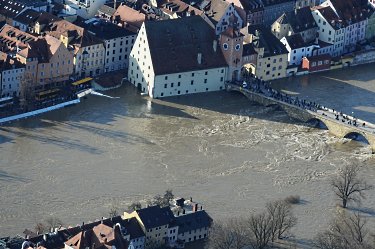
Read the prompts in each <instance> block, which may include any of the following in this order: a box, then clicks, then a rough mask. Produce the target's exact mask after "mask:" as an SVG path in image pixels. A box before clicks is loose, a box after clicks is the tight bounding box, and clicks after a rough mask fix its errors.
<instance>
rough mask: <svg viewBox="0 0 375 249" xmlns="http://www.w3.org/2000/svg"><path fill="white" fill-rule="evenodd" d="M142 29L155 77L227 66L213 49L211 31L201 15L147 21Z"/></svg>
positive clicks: (212, 31) (221, 55)
mask: <svg viewBox="0 0 375 249" xmlns="http://www.w3.org/2000/svg"><path fill="white" fill-rule="evenodd" d="M145 28H146V34H147V39H148V43H149V48H150V53H151V59H152V64H153V67H154V71H155V74H156V75H162V74H169V73H179V72H189V71H194V70H203V69H210V68H218V67H226V66H227V63H226V61H225V59H224V56H223V54H222V52H221V50H220V48H219V47H218V48H217V50H216V52H215V51H214V49H213V41H214V40H215V39H216V36H215V31H214V29H213V28H211V26H210V25H209V24H208V23H207V22H205V21H204V20H203V18H202V17H200V16H191V17H185V18H178V19H170V20H164V21H157V22H146V23H145ZM198 53H201V55H202V63H201V64H199V63H198V61H197V56H198Z"/></svg>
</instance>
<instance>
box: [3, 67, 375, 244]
mask: <svg viewBox="0 0 375 249" xmlns="http://www.w3.org/2000/svg"><path fill="white" fill-rule="evenodd" d="M373 68H374V65H370V66H365V67H360V68H351V69H349V70H345V71H335V72H327V73H324V74H323V75H310V76H308V77H302V78H292V79H289V80H283V81H282V82H281V81H280V82H272V85H273V86H274V87H275V88H278V89H283V90H286V91H288V92H289V93H292V94H298V95H299V96H301V97H302V96H305V97H307V96H308V99H310V100H313V101H317V102H319V103H322V104H323V105H332V107H334V108H335V109H341V110H342V111H345V112H351V111H354V114H355V116H358V117H359V118H363V119H366V120H368V121H372V122H375V72H374V70H373ZM108 94H109V95H112V96H118V97H120V98H119V99H108V98H103V97H99V96H90V97H89V98H88V99H86V100H83V102H82V103H81V104H79V105H76V106H74V107H69V108H65V109H62V110H59V111H56V112H52V113H48V114H45V115H43V116H39V117H36V118H33V119H28V120H24V121H21V122H17V123H13V124H11V125H7V126H3V127H0V150H1V152H0V197H1V200H0V220H1V222H0V237H1V236H2V235H3V236H5V235H8V234H17V233H22V231H23V230H24V228H31V229H32V228H33V227H34V226H35V224H36V223H37V222H38V221H40V220H43V219H45V218H47V217H49V216H56V217H59V218H60V219H61V220H62V221H64V223H65V224H67V225H75V224H80V223H81V222H82V221H85V222H87V221H90V220H91V221H92V220H95V219H96V218H100V217H102V216H107V215H108V212H109V210H110V208H111V206H112V205H115V206H118V207H119V208H120V210H125V209H126V207H127V205H129V204H130V203H131V202H132V201H136V200H141V201H145V200H147V199H149V198H151V197H152V196H154V195H156V194H159V193H163V192H164V191H165V190H166V189H172V190H173V192H174V193H175V195H178V196H183V197H187V198H188V197H190V196H192V197H193V199H195V200H196V201H199V202H201V203H202V204H203V206H204V208H205V209H206V210H207V211H208V212H209V213H210V214H211V215H212V216H213V218H215V219H219V218H225V217H231V216H246V215H248V214H249V213H250V212H253V211H257V210H260V209H261V208H262V207H263V206H264V205H265V203H266V202H268V201H271V200H275V199H280V198H285V197H287V196H289V195H299V196H301V199H302V200H303V204H301V205H297V206H295V208H294V212H295V214H296V216H297V217H298V226H297V227H296V229H294V231H293V232H294V234H295V235H296V237H297V238H299V239H301V240H302V241H303V240H308V239H311V238H312V237H313V236H314V235H315V234H316V232H317V231H319V230H321V229H323V228H325V227H326V225H327V222H328V221H329V219H330V218H331V217H332V216H333V214H334V212H335V209H336V204H337V203H338V202H337V201H336V199H335V196H334V194H333V193H332V190H331V189H330V187H329V179H330V177H331V176H332V175H333V174H335V172H336V171H337V169H338V168H340V167H342V166H343V165H345V164H348V163H358V164H360V165H361V166H363V167H362V170H363V171H362V174H363V175H364V177H366V179H367V180H368V181H369V182H370V183H373V184H375V180H374V179H375V159H374V157H372V155H371V151H370V148H369V147H368V146H366V145H364V144H362V143H358V142H355V141H350V140H347V139H338V138H335V137H332V136H330V135H329V134H328V132H327V131H325V130H319V129H315V128H311V127H308V126H305V125H304V124H301V123H299V122H297V121H295V120H292V119H290V118H289V117H288V116H287V115H286V114H285V113H284V112H283V111H282V110H280V109H279V108H278V107H276V106H271V107H262V106H259V105H257V104H255V103H251V102H249V101H248V100H247V99H246V98H245V97H243V96H242V95H240V94H238V93H227V92H216V93H209V94H198V95H190V96H182V97H175V98H168V99H162V100H154V101H152V102H151V101H150V100H149V99H148V98H144V97H141V96H140V95H138V94H137V93H136V91H135V90H134V89H133V88H132V87H131V86H125V87H123V88H121V89H118V90H115V91H110V92H108ZM367 197H368V198H367V199H366V200H365V201H364V202H363V203H362V207H360V208H359V209H360V210H363V211H364V212H363V213H364V214H366V215H368V216H370V217H371V215H375V210H373V208H375V193H374V190H372V191H371V192H369V193H368V195H367ZM372 219H373V218H372ZM370 224H374V223H371V222H370ZM374 229H375V228H374Z"/></svg>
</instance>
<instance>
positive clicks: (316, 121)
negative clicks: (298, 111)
mask: <svg viewBox="0 0 375 249" xmlns="http://www.w3.org/2000/svg"><path fill="white" fill-rule="evenodd" d="M305 123H307V124H309V125H312V126H313V127H314V128H319V129H322V130H329V127H328V125H327V124H326V123H325V122H324V121H323V120H321V119H319V118H316V117H314V118H310V119H308V120H307V121H306V122H305Z"/></svg>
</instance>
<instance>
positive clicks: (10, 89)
mask: <svg viewBox="0 0 375 249" xmlns="http://www.w3.org/2000/svg"><path fill="white" fill-rule="evenodd" d="M24 73H25V66H24V65H23V64H21V63H20V62H18V61H17V60H14V59H11V58H10V57H9V56H8V55H7V54H5V53H3V52H0V83H1V86H0V97H1V98H4V97H14V96H20V87H21V80H22V77H23V76H24Z"/></svg>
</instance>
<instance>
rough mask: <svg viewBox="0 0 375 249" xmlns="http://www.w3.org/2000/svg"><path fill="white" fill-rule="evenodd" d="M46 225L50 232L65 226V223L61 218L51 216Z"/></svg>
mask: <svg viewBox="0 0 375 249" xmlns="http://www.w3.org/2000/svg"><path fill="white" fill-rule="evenodd" d="M46 225H47V228H48V230H51V229H55V228H58V227H61V226H62V225H63V222H62V221H61V220H60V219H59V218H57V217H54V216H51V217H48V218H47V219H46Z"/></svg>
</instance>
